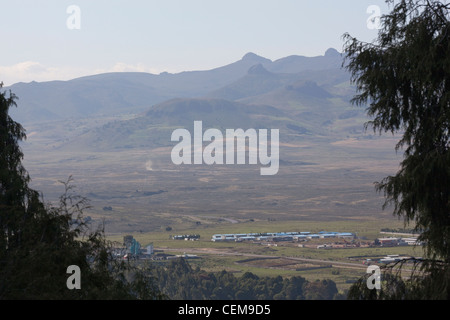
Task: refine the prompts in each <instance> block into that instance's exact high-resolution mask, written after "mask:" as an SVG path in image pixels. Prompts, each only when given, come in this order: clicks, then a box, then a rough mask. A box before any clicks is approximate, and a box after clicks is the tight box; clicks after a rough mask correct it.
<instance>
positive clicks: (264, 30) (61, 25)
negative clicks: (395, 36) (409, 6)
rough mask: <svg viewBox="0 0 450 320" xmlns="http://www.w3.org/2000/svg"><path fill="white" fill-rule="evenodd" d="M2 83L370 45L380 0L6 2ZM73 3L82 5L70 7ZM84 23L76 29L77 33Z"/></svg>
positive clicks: (202, 66)
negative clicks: (354, 40) (346, 39)
mask: <svg viewBox="0 0 450 320" xmlns="http://www.w3.org/2000/svg"><path fill="white" fill-rule="evenodd" d="M0 4H1V6H0V8H1V11H0V30H1V32H0V34H1V38H0V41H1V45H0V49H1V51H0V81H3V82H4V83H5V85H11V84H13V83H16V82H20V81H23V82H29V81H32V80H35V81H47V80H68V79H72V78H76V77H79V76H83V75H91V74H97V73H101V72H112V71H144V72H151V73H160V72H163V71H168V72H174V73H175V72H180V71H188V70H206V69H211V68H215V67H219V66H223V65H226V64H228V63H231V62H234V61H237V60H239V59H241V58H242V56H244V55H245V54H246V53H247V52H254V53H256V54H258V55H261V56H263V57H266V58H268V59H271V60H277V59H280V58H283V57H285V56H289V55H304V56H317V55H323V54H324V52H325V50H326V49H328V48H330V47H333V48H336V49H337V50H338V51H342V44H343V42H342V35H343V34H344V33H345V32H349V33H350V34H352V35H354V36H356V37H358V38H359V39H361V40H365V41H372V40H373V39H374V38H375V37H376V35H377V30H375V29H370V28H369V27H368V25H367V20H368V18H369V17H370V16H371V14H370V13H368V12H367V9H368V8H369V6H371V5H375V6H379V8H380V9H381V13H386V12H387V11H388V7H387V5H386V4H385V1H384V0H368V1H367V0H340V1H336V0H316V1H303V0H226V1H224V0H159V1H152V0H128V1H125V0H70V1H66V0H14V1H1V0H0ZM72 5H75V6H76V7H78V8H79V15H78V13H77V11H73V10H69V11H68V10H67V9H68V8H70V6H72ZM78 27H79V29H78Z"/></svg>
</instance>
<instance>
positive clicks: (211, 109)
mask: <svg viewBox="0 0 450 320" xmlns="http://www.w3.org/2000/svg"><path fill="white" fill-rule="evenodd" d="M342 63H343V59H342V56H341V54H340V53H339V52H338V51H336V50H335V49H328V50H327V51H326V52H325V54H324V55H322V56H317V57H304V56H296V55H293V56H289V57H285V58H282V59H278V60H275V61H271V60H269V59H266V58H264V57H261V56H258V55H256V54H254V53H247V54H245V55H244V56H243V57H242V59H241V60H239V61H236V62H234V63H231V64H229V65H226V66H222V67H218V68H215V69H212V70H205V71H187V72H181V73H177V74H169V73H166V72H164V73H161V74H159V75H155V74H149V73H135V72H131V73H130V72H125V73H106V74H98V75H92V76H86V77H81V78H77V79H73V80H69V81H49V82H41V83H38V82H31V83H16V84H14V85H12V86H11V87H9V88H6V89H7V90H8V89H10V90H11V91H12V92H14V93H15V94H16V95H17V96H18V97H19V102H18V103H19V108H18V109H17V110H13V117H14V118H15V119H16V120H17V121H19V122H21V123H22V124H24V125H25V126H26V127H27V126H28V127H31V128H33V130H34V133H35V134H42V133H44V131H45V130H46V129H45V128H47V126H46V125H40V124H41V123H49V122H64V123H67V122H70V121H72V122H73V121H75V120H82V119H104V120H103V121H100V124H99V123H98V122H96V123H95V124H90V125H88V126H85V127H84V128H83V130H81V131H80V130H74V131H73V132H72V134H69V135H67V134H66V133H61V134H60V137H59V144H58V145H59V146H62V144H64V143H62V142H68V141H70V142H71V145H72V147H73V146H78V147H80V148H82V149H93V150H115V149H120V148H140V147H156V146H167V145H170V143H171V142H170V139H169V138H168V137H170V131H172V130H174V128H176V127H186V128H190V127H192V125H193V121H195V120H202V121H203V122H204V125H206V126H209V127H218V128H240V127H243V128H245V127H246V128H250V127H253V128H278V129H280V133H281V140H282V141H284V142H292V141H295V140H298V139H303V138H304V137H309V138H312V137H315V138H317V137H330V136H333V137H345V136H348V135H349V134H357V135H361V134H362V133H363V126H362V124H363V122H364V121H365V120H364V117H365V115H364V110H363V109H361V108H356V107H353V106H351V105H350V104H349V100H350V99H351V97H352V95H353V94H354V87H353V86H351V84H350V81H349V74H348V73H347V72H346V71H345V69H343V67H342ZM124 118H125V119H124ZM105 119H108V120H105ZM66 127H67V126H66ZM149 137H151V138H149ZM55 139H56V140H58V137H57V136H56V137H55Z"/></svg>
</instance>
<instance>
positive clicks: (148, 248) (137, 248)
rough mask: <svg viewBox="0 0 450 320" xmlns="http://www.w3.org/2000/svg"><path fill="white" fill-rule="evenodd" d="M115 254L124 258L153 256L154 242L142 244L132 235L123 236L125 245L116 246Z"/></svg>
mask: <svg viewBox="0 0 450 320" xmlns="http://www.w3.org/2000/svg"><path fill="white" fill-rule="evenodd" d="M115 255H116V256H117V257H120V258H123V259H129V258H137V257H151V256H152V255H153V243H149V244H147V245H145V246H142V245H141V244H140V243H139V241H137V240H136V239H135V238H134V237H133V236H132V235H127V236H124V237H123V247H121V248H116V250H115Z"/></svg>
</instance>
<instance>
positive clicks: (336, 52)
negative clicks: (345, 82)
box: [325, 48, 341, 57]
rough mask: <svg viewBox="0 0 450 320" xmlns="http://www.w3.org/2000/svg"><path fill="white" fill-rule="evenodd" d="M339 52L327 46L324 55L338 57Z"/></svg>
mask: <svg viewBox="0 0 450 320" xmlns="http://www.w3.org/2000/svg"><path fill="white" fill-rule="evenodd" d="M340 56H341V54H340V53H339V52H338V51H337V50H336V49H334V48H329V49H328V50H327V51H326V52H325V57H340Z"/></svg>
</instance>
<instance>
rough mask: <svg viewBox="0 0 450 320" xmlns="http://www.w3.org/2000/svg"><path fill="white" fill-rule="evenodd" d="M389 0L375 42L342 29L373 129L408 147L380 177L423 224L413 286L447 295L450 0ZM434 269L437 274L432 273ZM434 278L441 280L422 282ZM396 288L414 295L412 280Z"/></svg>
mask: <svg viewBox="0 0 450 320" xmlns="http://www.w3.org/2000/svg"><path fill="white" fill-rule="evenodd" d="M386 2H387V3H388V4H389V5H391V7H392V11H391V12H390V13H389V14H386V15H384V16H383V17H382V19H381V22H382V29H381V30H380V31H379V34H378V38H377V40H376V41H375V42H373V43H365V42H362V41H359V40H357V39H356V38H353V37H351V36H350V35H349V34H346V35H345V36H344V39H345V40H346V43H345V46H344V47H345V49H344V51H345V56H346V61H345V64H346V68H347V69H348V70H349V71H350V72H351V75H352V81H353V82H354V83H355V84H356V87H357V90H358V94H357V95H356V96H355V97H354V98H353V100H352V102H353V103H354V104H356V105H368V108H367V113H368V115H369V116H371V117H373V120H372V121H370V122H369V123H368V124H367V126H372V127H373V129H374V131H378V132H379V133H380V134H381V133H383V132H391V133H393V134H394V133H399V134H400V135H401V139H400V140H399V142H398V144H397V146H396V150H397V151H398V150H400V149H404V160H403V161H402V162H401V168H400V170H399V171H398V172H397V174H396V175H395V176H389V177H386V178H385V179H383V180H382V181H381V182H379V183H377V184H376V189H377V190H378V191H380V192H384V194H385V198H386V202H385V205H384V208H386V207H387V206H389V205H393V208H394V209H393V213H394V215H397V216H399V217H402V218H403V219H404V221H405V225H409V224H412V225H413V227H414V228H415V230H416V231H420V232H422V233H421V236H420V238H419V240H421V241H424V242H425V244H426V247H425V248H426V258H427V259H426V260H424V261H422V262H423V263H421V267H420V268H421V271H422V273H421V276H417V277H414V278H412V279H411V280H410V281H409V282H408V283H409V285H410V287H415V288H416V292H418V291H417V288H419V287H422V288H423V289H424V290H423V296H422V298H444V299H448V298H449V297H450V279H449V272H448V264H449V263H450V150H449V148H450V41H449V40H450V21H449V18H450V12H449V9H450V4H449V3H448V1H424V0H400V1H394V0H388V1H386ZM417 270H419V269H417ZM430 270H434V271H436V270H440V272H434V273H430V272H429V271H430ZM437 275H439V276H440V279H439V281H436V278H433V277H436V276H437ZM394 278H395V277H394ZM394 278H393V277H390V278H389V279H394ZM398 281H402V280H401V279H396V280H395V281H393V282H392V285H394V284H395V283H397V284H398V283H399V282H398ZM363 282H364V281H363ZM430 283H434V284H437V283H439V284H440V285H439V286H436V287H435V290H431V291H430V290H428V289H426V290H425V288H426V287H428V286H429V285H430ZM363 285H365V284H363ZM398 288H404V289H399V290H401V291H402V292H403V293H402V294H400V295H399V294H398V291H397V292H395V290H394V291H392V290H391V289H392V286H391V288H389V289H388V291H389V290H391V292H392V295H391V296H392V297H400V296H402V297H403V298H408V297H409V296H411V294H412V291H411V290H409V289H408V288H409V287H408V284H407V285H406V286H398ZM352 292H353V291H352ZM385 293H386V292H385ZM366 296H367V295H366ZM372 296H373V295H372ZM388 296H389V295H386V294H385V295H384V297H385V298H388Z"/></svg>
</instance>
